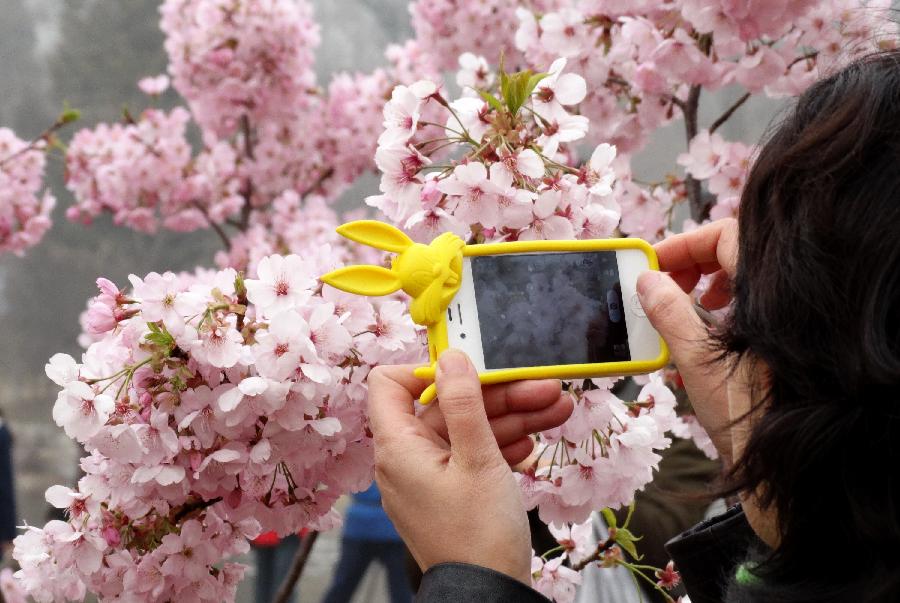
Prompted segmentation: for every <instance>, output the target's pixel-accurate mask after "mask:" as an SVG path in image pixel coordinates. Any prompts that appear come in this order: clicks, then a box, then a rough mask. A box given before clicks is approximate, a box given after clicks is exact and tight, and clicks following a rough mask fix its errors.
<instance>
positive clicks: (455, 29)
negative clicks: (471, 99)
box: [409, 0, 520, 70]
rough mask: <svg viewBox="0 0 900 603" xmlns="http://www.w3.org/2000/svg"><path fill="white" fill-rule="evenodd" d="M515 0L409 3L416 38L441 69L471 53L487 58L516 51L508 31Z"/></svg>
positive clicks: (452, 67)
mask: <svg viewBox="0 0 900 603" xmlns="http://www.w3.org/2000/svg"><path fill="white" fill-rule="evenodd" d="M519 4H520V2H518V1H517V0H416V1H415V2H412V3H410V6H409V11H410V13H411V14H412V25H413V29H414V30H415V33H416V40H417V41H418V42H419V44H421V45H422V48H423V49H424V50H425V52H427V53H428V54H429V55H431V56H432V57H433V58H434V62H435V65H436V66H437V67H438V68H439V69H442V70H449V69H454V68H455V67H456V58H457V57H458V56H460V55H461V54H463V53H464V52H471V53H475V54H478V55H483V56H487V57H491V58H496V57H499V56H500V55H501V53H505V54H507V55H512V56H510V57H509V58H511V59H513V58H515V59H518V58H519V54H518V52H517V51H516V48H515V46H514V45H513V44H512V40H511V39H510V38H509V30H510V28H511V27H514V24H515V19H516V6H518V5H519Z"/></svg>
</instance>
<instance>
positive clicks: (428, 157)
mask: <svg viewBox="0 0 900 603" xmlns="http://www.w3.org/2000/svg"><path fill="white" fill-rule="evenodd" d="M461 66H462V69H461V71H460V73H459V74H458V76H457V79H458V81H460V82H464V83H467V84H468V85H474V86H476V87H478V90H477V91H476V89H474V88H471V87H470V88H466V89H465V90H464V92H463V96H461V97H460V98H458V99H456V100H453V101H448V100H447V99H446V98H445V97H444V96H443V93H442V91H441V89H440V87H439V85H438V84H437V83H434V82H432V81H429V80H421V81H418V82H415V83H413V84H411V85H409V86H404V85H400V86H397V87H396V88H394V91H393V93H392V95H391V100H390V101H388V103H387V104H386V105H385V107H384V131H383V132H382V134H381V136H380V137H379V140H378V150H377V151H376V153H375V162H376V164H377V165H378V168H379V170H380V171H381V174H382V175H381V184H380V190H381V193H382V194H381V195H376V196H373V197H369V198H368V199H367V200H366V202H367V203H368V204H369V205H372V206H375V207H377V208H379V209H380V210H381V211H382V212H383V213H384V214H385V215H386V216H387V217H388V218H389V219H390V220H392V221H394V222H395V223H397V224H399V225H401V226H402V227H404V228H406V229H408V230H409V231H410V232H411V233H412V235H413V236H414V237H415V238H417V239H420V240H430V239H431V238H433V237H434V236H436V235H437V234H440V233H441V232H444V231H453V232H456V233H457V234H459V235H460V236H463V237H465V238H467V239H468V240H470V241H478V242H482V241H486V240H519V239H521V240H527V239H571V238H575V237H602V236H609V235H610V234H611V233H613V231H614V230H615V228H616V225H617V224H618V221H619V208H618V205H617V204H616V203H615V202H614V201H613V200H612V198H611V196H610V193H611V192H612V184H613V181H614V179H615V172H614V169H613V162H614V160H615V158H616V149H615V147H612V146H610V145H608V144H602V145H600V146H598V147H597V148H596V149H595V151H594V152H593V154H592V156H591V158H590V160H589V161H587V162H585V163H583V164H580V165H578V166H577V167H574V166H572V165H569V164H570V163H572V162H571V158H572V156H573V154H574V153H573V151H572V147H571V143H574V142H576V141H578V140H581V139H582V138H584V136H585V134H586V132H587V130H588V125H589V124H588V120H587V118H585V117H583V116H579V115H573V114H572V113H570V111H569V108H570V107H572V106H574V105H577V104H578V103H579V102H581V101H582V100H583V99H584V96H585V94H586V90H585V82H584V79H583V78H582V77H580V76H578V75H575V74H571V73H566V72H565V68H566V61H565V59H560V60H557V61H554V63H553V64H552V65H551V66H550V68H549V69H548V72H547V73H546V74H531V73H530V72H521V73H517V74H511V75H508V74H501V75H499V76H497V77H495V76H494V74H490V73H488V72H487V67H486V61H485V60H484V59H482V58H479V57H476V56H474V55H464V56H463V58H462V59H461ZM491 83H496V84H495V85H494V86H493V87H491V86H489V85H488V84H491ZM501 89H502V90H501ZM495 93H496V96H495ZM501 99H502V100H501ZM435 109H440V111H439V112H438V113H439V117H438V119H439V120H440V121H439V122H435V121H432V119H434V118H431V119H425V118H424V117H423V116H426V113H425V111H431V112H432V114H433V113H434V111H435ZM435 126H437V127H436V128H435ZM425 127H428V128H432V130H431V131H433V132H434V133H433V134H431V135H429V136H421V135H420V130H422V129H423V128H425Z"/></svg>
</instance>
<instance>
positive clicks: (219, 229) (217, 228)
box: [191, 199, 231, 251]
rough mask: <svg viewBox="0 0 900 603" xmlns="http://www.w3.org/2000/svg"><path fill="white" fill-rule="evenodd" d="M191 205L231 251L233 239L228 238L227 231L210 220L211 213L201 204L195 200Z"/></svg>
mask: <svg viewBox="0 0 900 603" xmlns="http://www.w3.org/2000/svg"><path fill="white" fill-rule="evenodd" d="M191 204H192V205H193V206H194V207H196V208H197V209H198V210H199V211H200V213H202V214H203V217H204V218H206V223H207V224H209V226H210V227H211V228H212V229H213V230H214V231H215V232H216V234H217V235H219V238H220V239H222V242H223V243H224V244H225V249H226V251H227V250H230V249H231V239H230V238H228V233H226V232H225V229H223V228H222V226H221V225H219V224H216V223H215V222H213V221H212V220H210V219H209V212H207V211H206V208H205V207H203V206H202V205H200V202H199V201H197V200H196V199H194V200H193V201H192V202H191Z"/></svg>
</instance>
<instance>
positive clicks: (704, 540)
mask: <svg viewBox="0 0 900 603" xmlns="http://www.w3.org/2000/svg"><path fill="white" fill-rule="evenodd" d="M759 544H760V542H759V540H758V539H757V537H756V535H755V534H754V533H753V530H752V529H751V528H750V524H749V523H747V518H746V517H745V516H744V512H743V511H742V510H741V508H740V506H737V507H733V508H731V509H729V510H728V511H727V512H726V513H724V514H722V515H719V516H718V517H714V518H713V519H710V520H707V521H704V522H702V523H699V524H697V525H696V526H694V527H693V528H691V529H690V530H688V531H686V532H684V533H683V534H681V535H679V536H676V537H675V538H673V539H672V540H670V541H669V542H668V543H667V544H666V550H667V551H668V552H669V555H671V557H672V560H673V561H675V566H676V568H677V569H678V571H679V572H681V577H682V580H684V585H685V588H686V589H687V592H688V595H690V597H691V602H692V603H722V601H726V600H727V599H728V598H729V596H728V592H729V590H730V589H731V588H732V586H733V583H734V575H735V570H736V568H737V566H738V565H739V564H740V563H741V562H743V561H744V560H745V559H746V558H747V554H748V551H749V550H750V549H751V548H752V547H756V546H759ZM416 601H418V602H419V603H451V602H452V603H457V602H460V601H478V602H479V603H481V602H483V603H547V601H548V600H547V598H546V597H544V596H543V595H541V594H540V593H538V592H537V591H535V590H532V589H531V588H529V587H527V586H525V585H524V584H522V583H521V582H519V581H518V580H516V579H514V578H511V577H509V576H507V575H505V574H501V573H499V572H495V571H493V570H490V569H487V568H485V567H480V566H477V565H468V564H465V563H441V564H439V565H435V566H434V567H432V568H430V569H429V570H428V571H427V572H425V575H424V576H423V578H422V585H421V587H420V588H419V594H418V595H417V596H416ZM598 603H615V602H614V601H611V602H606V601H598Z"/></svg>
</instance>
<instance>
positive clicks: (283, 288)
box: [275, 281, 291, 297]
mask: <svg viewBox="0 0 900 603" xmlns="http://www.w3.org/2000/svg"><path fill="white" fill-rule="evenodd" d="M290 290H291V288H290V286H289V285H288V284H287V283H286V282H284V281H278V282H277V283H275V295H278V296H279V297H280V296H284V295H287V294H288V293H289V292H290Z"/></svg>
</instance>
